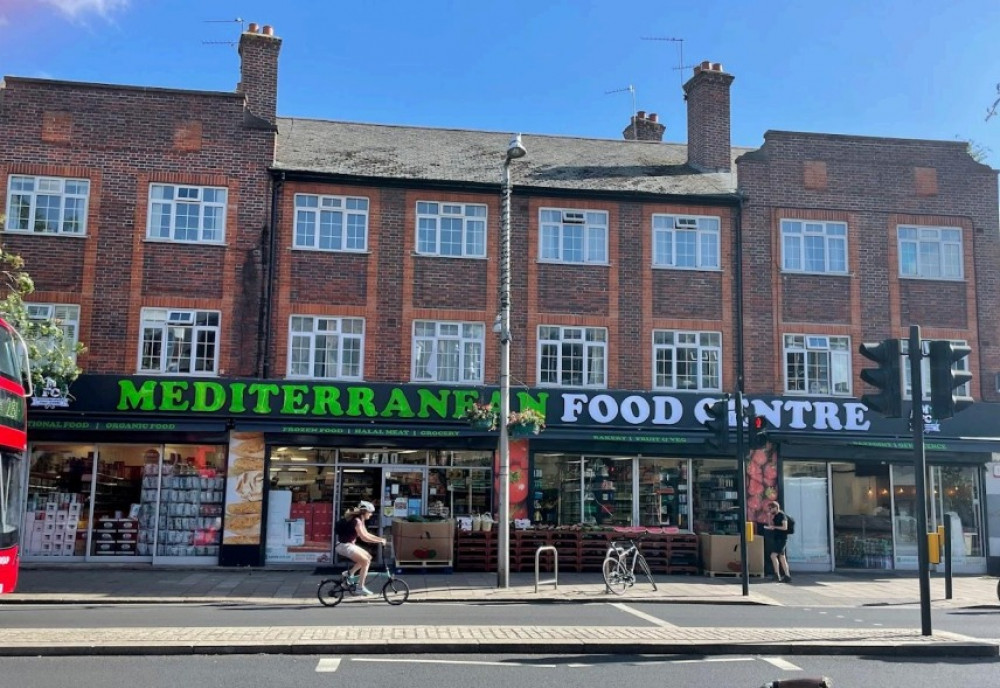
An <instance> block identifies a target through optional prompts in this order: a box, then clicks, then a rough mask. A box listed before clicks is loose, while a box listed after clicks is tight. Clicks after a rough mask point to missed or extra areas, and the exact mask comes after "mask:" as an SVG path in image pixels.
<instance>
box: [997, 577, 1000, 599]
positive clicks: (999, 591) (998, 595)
mask: <svg viewBox="0 0 1000 688" xmlns="http://www.w3.org/2000/svg"><path fill="white" fill-rule="evenodd" d="M997 599H998V600H1000V580H998V581H997Z"/></svg>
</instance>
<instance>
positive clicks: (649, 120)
mask: <svg viewBox="0 0 1000 688" xmlns="http://www.w3.org/2000/svg"><path fill="white" fill-rule="evenodd" d="M666 130H667V128H666V127H665V126H664V125H662V124H660V122H659V118H658V117H657V116H656V113H655V112H651V113H649V117H646V111H645V110H639V112H638V113H636V114H635V115H633V116H632V122H631V123H630V124H629V125H628V126H627V127H625V130H624V131H622V136H624V137H625V138H626V139H629V140H630V141H633V140H634V141H662V140H663V132H664V131H666Z"/></svg>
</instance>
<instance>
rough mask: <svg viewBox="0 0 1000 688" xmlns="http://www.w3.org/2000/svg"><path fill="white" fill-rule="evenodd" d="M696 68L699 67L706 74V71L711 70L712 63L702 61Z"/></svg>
mask: <svg viewBox="0 0 1000 688" xmlns="http://www.w3.org/2000/svg"><path fill="white" fill-rule="evenodd" d="M698 66H699V67H701V68H702V69H704V70H705V71H706V72H707V71H711V69H712V63H711V62H709V61H708V60H704V61H702V63H701V64H700V65H698Z"/></svg>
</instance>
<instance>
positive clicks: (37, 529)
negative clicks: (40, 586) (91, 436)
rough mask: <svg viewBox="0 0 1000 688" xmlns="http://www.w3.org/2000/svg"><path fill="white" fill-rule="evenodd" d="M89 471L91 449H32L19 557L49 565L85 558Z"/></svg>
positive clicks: (54, 446) (55, 446)
mask: <svg viewBox="0 0 1000 688" xmlns="http://www.w3.org/2000/svg"><path fill="white" fill-rule="evenodd" d="M93 470H94V447H93V446H90V445H68V444H36V445H34V446H33V447H32V449H31V458H30V461H29V473H28V494H27V510H26V513H25V523H24V538H23V543H22V555H23V556H25V557H28V558H34V557H45V559H46V560H51V559H53V558H60V559H65V558H72V557H83V556H84V554H86V548H87V529H88V525H89V524H88V520H87V519H88V518H89V515H90V486H91V481H90V477H91V474H92V473H93ZM57 526H61V527H58V528H57ZM46 536H47V537H46Z"/></svg>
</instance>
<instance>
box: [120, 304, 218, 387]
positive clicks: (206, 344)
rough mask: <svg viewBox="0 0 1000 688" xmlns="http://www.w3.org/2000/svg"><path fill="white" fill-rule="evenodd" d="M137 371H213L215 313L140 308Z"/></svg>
mask: <svg viewBox="0 0 1000 688" xmlns="http://www.w3.org/2000/svg"><path fill="white" fill-rule="evenodd" d="M139 329H140V341H139V372H140V373H163V374H167V375H169V374H194V373H209V374H212V375H214V374H216V373H217V372H218V368H219V312H218V311H195V310H180V309H178V310H168V309H166V308H143V309H142V322H141V324H140V326H139Z"/></svg>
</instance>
